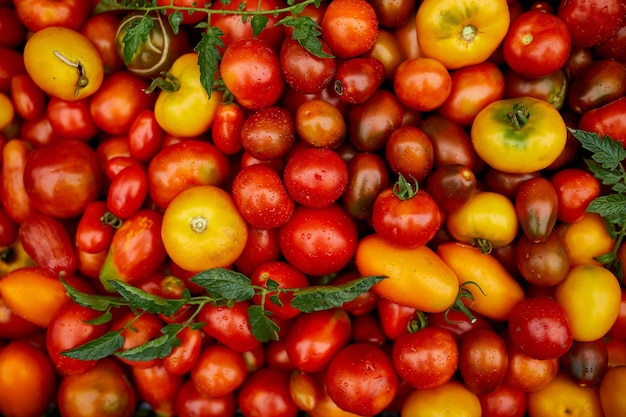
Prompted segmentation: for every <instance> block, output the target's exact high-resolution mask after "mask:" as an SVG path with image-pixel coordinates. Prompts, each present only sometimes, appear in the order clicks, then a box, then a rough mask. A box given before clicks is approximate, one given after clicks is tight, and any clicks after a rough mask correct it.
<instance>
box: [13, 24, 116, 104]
mask: <svg viewBox="0 0 626 417" xmlns="http://www.w3.org/2000/svg"><path fill="white" fill-rule="evenodd" d="M24 65H25V66H26V71H27V72H28V74H29V75H30V76H31V78H32V79H33V81H34V82H35V84H37V85H38V86H39V87H40V88H41V89H42V90H44V91H45V92H46V93H48V94H50V95H51V96H55V97H59V98H61V99H63V100H79V99H83V98H86V97H89V96H90V95H92V94H94V93H95V92H96V91H98V89H99V88H100V85H101V84H102V80H103V78H104V67H103V64H102V58H101V57H100V54H99V53H98V50H97V49H96V48H95V46H94V45H93V44H92V43H91V42H90V41H89V39H87V37H85V36H84V35H82V34H81V33H80V32H76V31H74V30H72V29H68V28H65V27H60V26H52V27H47V28H44V29H41V30H39V31H37V32H36V33H35V34H33V36H31V37H30V38H29V39H28V41H27V42H26V45H24Z"/></svg>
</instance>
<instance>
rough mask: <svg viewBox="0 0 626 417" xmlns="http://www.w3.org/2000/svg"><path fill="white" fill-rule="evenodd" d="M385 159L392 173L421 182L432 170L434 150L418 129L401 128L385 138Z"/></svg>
mask: <svg viewBox="0 0 626 417" xmlns="http://www.w3.org/2000/svg"><path fill="white" fill-rule="evenodd" d="M385 159H386V160H387V164H388V165H389V168H390V169H391V170H392V171H393V172H395V173H397V174H400V175H403V176H404V177H406V178H412V179H414V180H415V181H417V182H421V181H422V180H424V179H425V178H426V176H427V175H428V174H429V173H430V170H431V169H432V168H433V165H434V163H435V148H434V145H433V143H432V141H431V140H430V138H429V137H428V135H427V134H426V133H425V132H424V131H423V130H422V129H420V128H419V127H416V126H401V127H399V128H397V129H395V130H394V131H393V132H391V134H390V135H389V137H388V138H387V143H386V144H385Z"/></svg>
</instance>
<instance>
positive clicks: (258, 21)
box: [250, 14, 268, 38]
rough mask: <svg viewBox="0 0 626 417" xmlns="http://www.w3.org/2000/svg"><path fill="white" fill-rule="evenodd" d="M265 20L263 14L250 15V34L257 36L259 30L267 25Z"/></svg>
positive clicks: (265, 17) (261, 30)
mask: <svg viewBox="0 0 626 417" xmlns="http://www.w3.org/2000/svg"><path fill="white" fill-rule="evenodd" d="M267 21H268V19H267V16H265V15H262V14H257V15H254V16H252V19H250V25H251V26H252V36H254V37H255V38H256V37H257V36H259V35H260V34H261V32H263V29H265V26H267Z"/></svg>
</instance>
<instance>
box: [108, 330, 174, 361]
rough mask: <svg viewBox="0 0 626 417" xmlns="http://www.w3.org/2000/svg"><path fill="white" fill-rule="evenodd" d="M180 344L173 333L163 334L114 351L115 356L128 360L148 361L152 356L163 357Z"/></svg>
mask: <svg viewBox="0 0 626 417" xmlns="http://www.w3.org/2000/svg"><path fill="white" fill-rule="evenodd" d="M179 345H180V339H179V338H178V337H176V336H175V335H170V334H164V335H163V336H160V337H157V338H156V339H152V340H150V341H149V342H148V343H144V344H143V345H139V346H137V347H134V348H131V349H126V350H123V351H121V352H117V353H115V355H116V356H118V357H120V358H124V359H126V360H129V361H148V360H151V359H154V358H161V359H162V358H164V357H166V356H167V355H169V354H170V353H171V352H172V349H174V348H175V347H176V346H179Z"/></svg>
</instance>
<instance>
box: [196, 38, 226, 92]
mask: <svg viewBox="0 0 626 417" xmlns="http://www.w3.org/2000/svg"><path fill="white" fill-rule="evenodd" d="M222 36H224V32H222V31H221V30H220V29H219V28H217V27H215V26H210V27H209V28H207V31H206V32H202V38H201V39H200V41H199V42H198V44H197V45H196V46H195V47H194V51H196V52H197V53H198V65H199V66H200V83H201V84H202V86H203V87H204V89H205V91H206V92H207V95H208V97H209V98H211V92H212V90H213V81H214V80H215V74H217V72H218V70H219V63H220V60H221V59H222V56H221V55H220V51H219V49H218V48H224V42H223V41H222V38H221V37H222Z"/></svg>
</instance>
